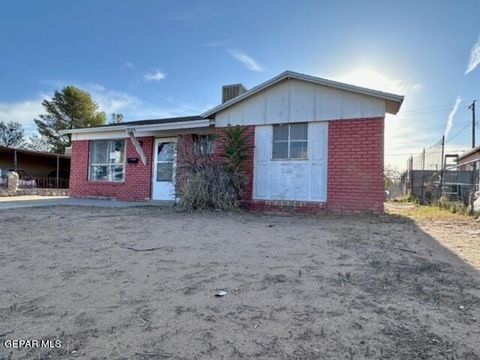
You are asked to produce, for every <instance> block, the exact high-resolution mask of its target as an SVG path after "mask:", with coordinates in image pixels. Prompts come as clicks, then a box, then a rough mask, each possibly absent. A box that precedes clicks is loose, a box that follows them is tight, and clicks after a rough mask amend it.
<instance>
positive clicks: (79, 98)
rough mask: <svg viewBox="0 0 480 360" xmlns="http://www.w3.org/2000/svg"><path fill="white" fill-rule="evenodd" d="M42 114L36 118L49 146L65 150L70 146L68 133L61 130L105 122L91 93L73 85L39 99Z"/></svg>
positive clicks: (56, 150) (39, 130)
mask: <svg viewBox="0 0 480 360" xmlns="http://www.w3.org/2000/svg"><path fill="white" fill-rule="evenodd" d="M42 105H43V108H44V109H45V114H43V115H40V116H39V117H40V119H35V120H34V121H35V124H37V128H38V132H39V133H40V135H41V136H42V137H44V138H45V140H46V142H47V143H48V144H49V145H50V147H51V150H52V151H54V152H58V153H63V152H65V148H66V147H67V146H70V142H71V141H70V137H69V136H65V135H61V134H60V131H61V130H67V129H73V128H83V127H90V126H95V125H104V124H105V122H106V115H105V113H104V112H100V111H98V105H97V104H96V103H95V102H94V101H93V99H92V97H91V96H90V94H89V93H88V92H86V91H84V90H81V89H79V88H76V87H74V86H66V87H64V88H63V89H62V90H61V91H55V94H54V96H53V98H52V99H51V100H44V101H43V102H42Z"/></svg>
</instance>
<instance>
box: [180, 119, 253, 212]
mask: <svg viewBox="0 0 480 360" xmlns="http://www.w3.org/2000/svg"><path fill="white" fill-rule="evenodd" d="M215 142H216V144H215V148H217V146H218V145H221V146H220V147H218V148H219V149H221V150H222V151H220V153H219V154H217V155H219V156H215V155H214V154H210V155H199V154H197V153H195V151H194V150H193V149H194V141H193V138H192V137H188V136H186V137H184V141H183V144H182V148H181V150H180V151H181V153H182V156H181V157H180V158H181V159H182V163H180V164H179V166H180V173H181V174H182V178H181V179H180V183H181V187H182V186H183V188H182V189H181V194H180V195H181V201H180V206H181V208H182V209H184V210H186V211H193V210H206V209H215V210H228V211H231V210H235V209H238V208H239V207H240V204H241V202H242V199H243V196H244V193H245V187H246V185H247V183H248V177H247V176H246V175H245V161H246V160H247V159H248V146H249V145H248V137H247V135H246V128H245V127H239V126H236V127H231V128H227V129H226V130H225V133H224V135H223V136H221V137H220V139H218V138H216V139H215ZM179 192H180V191H179Z"/></svg>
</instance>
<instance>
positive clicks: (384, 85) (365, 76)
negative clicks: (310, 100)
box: [337, 69, 406, 94]
mask: <svg viewBox="0 0 480 360" xmlns="http://www.w3.org/2000/svg"><path fill="white" fill-rule="evenodd" d="M337 79H338V80H339V81H341V82H345V83H348V84H352V85H357V86H362V87H366V88H370V89H375V90H380V91H385V92H391V93H397V94H401V93H403V92H405V90H406V89H405V84H403V83H402V81H400V80H392V79H389V78H388V77H387V76H385V75H384V74H382V73H379V72H377V71H375V70H371V69H358V70H354V71H352V72H350V73H347V74H344V75H342V76H340V77H338V78H337Z"/></svg>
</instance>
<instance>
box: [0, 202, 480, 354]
mask: <svg viewBox="0 0 480 360" xmlns="http://www.w3.org/2000/svg"><path fill="white" fill-rule="evenodd" d="M404 215H405V214H404ZM408 216H413V215H412V214H408ZM432 221H433V220H431V219H430V220H429V219H428V218H427V217H425V218H419V219H417V220H412V219H411V218H408V217H406V216H400V215H396V214H394V215H383V216H333V215H324V216H320V217H299V216H295V217H293V216H292V217H280V216H263V215H253V214H235V215H225V214H220V213H218V214H217V213H207V214H184V213H176V212H173V211H171V210H163V209H159V208H127V209H114V208H108V209H107V208H86V207H60V206H57V207H51V208H32V209H17V210H3V211H0V242H1V248H0V269H1V280H0V341H1V344H0V359H10V358H13V359H252V358H253V359H468V360H474V359H480V341H479V340H480V276H479V272H478V271H479V269H478V265H479V262H478V258H475V257H469V256H468V255H467V256H466V255H465V254H464V253H462V248H460V244H459V243H458V241H456V240H455V239H458V237H457V234H465V235H461V236H463V237H462V239H466V240H467V241H468V240H472V238H476V245H474V242H473V241H471V243H469V244H470V245H468V246H469V247H472V248H473V247H474V246H476V247H477V248H476V249H477V251H478V247H479V246H480V240H479V239H480V236H479V233H478V230H479V227H480V225H479V223H478V222H475V221H474V220H465V221H464V222H463V223H457V222H456V221H452V220H445V221H444V222H442V223H436V222H432ZM462 221H463V220H462ZM465 224H467V225H465ZM444 225H445V226H446V225H448V226H449V227H448V231H447V230H445V231H444V230H439V228H440V227H441V226H444ZM445 226H444V227H445ZM426 231H428V232H429V233H430V234H431V235H429V234H428V233H426ZM470 232H471V233H470ZM433 236H435V237H433ZM457 250H458V251H457ZM454 251H457V252H458V254H459V255H460V256H459V255H457V254H455V253H454ZM467 252H468V253H471V251H467ZM463 259H467V261H470V262H471V264H469V263H467V262H466V261H465V260H463ZM474 266H477V269H475V267H474ZM218 290H225V291H226V292H227V294H226V295H225V296H224V297H215V296H214V294H215V293H216V292H217V291H218ZM12 339H24V340H32V339H38V340H60V342H61V344H62V346H61V347H60V348H51V349H30V348H22V349H12V348H5V346H4V344H5V341H6V340H12Z"/></svg>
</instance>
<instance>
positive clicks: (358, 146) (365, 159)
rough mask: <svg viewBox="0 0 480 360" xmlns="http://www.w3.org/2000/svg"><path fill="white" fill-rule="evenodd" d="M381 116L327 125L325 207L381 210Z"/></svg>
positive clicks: (382, 122) (338, 209) (334, 122)
mask: <svg viewBox="0 0 480 360" xmlns="http://www.w3.org/2000/svg"><path fill="white" fill-rule="evenodd" d="M383 147H384V118H369V119H353V120H338V121H330V122H329V124H328V191H327V196H328V199H327V208H328V209H330V210H332V211H341V212H345V211H348V212H365V211H368V212H383V201H384V183H383Z"/></svg>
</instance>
